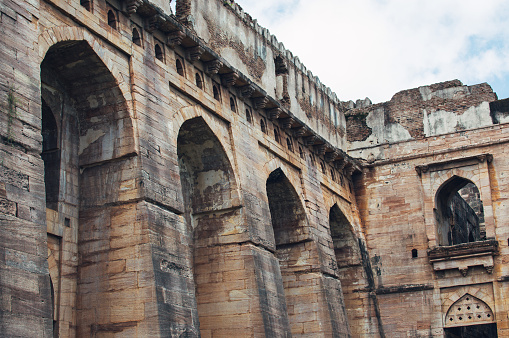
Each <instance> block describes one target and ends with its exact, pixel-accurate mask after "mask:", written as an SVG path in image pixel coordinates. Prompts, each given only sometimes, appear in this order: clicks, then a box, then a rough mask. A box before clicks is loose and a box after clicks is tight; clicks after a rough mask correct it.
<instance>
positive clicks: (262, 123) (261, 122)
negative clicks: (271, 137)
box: [260, 119, 267, 134]
mask: <svg viewBox="0 0 509 338" xmlns="http://www.w3.org/2000/svg"><path fill="white" fill-rule="evenodd" d="M260 129H261V130H262V133H264V134H267V126H266V124H265V121H264V120H263V119H261V120H260Z"/></svg>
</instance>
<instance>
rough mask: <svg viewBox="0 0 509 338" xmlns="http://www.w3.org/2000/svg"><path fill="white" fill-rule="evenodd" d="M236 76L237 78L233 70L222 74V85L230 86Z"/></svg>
mask: <svg viewBox="0 0 509 338" xmlns="http://www.w3.org/2000/svg"><path fill="white" fill-rule="evenodd" d="M238 78H239V74H237V73H235V72H231V73H228V74H223V75H222V76H221V81H222V83H223V85H224V86H226V87H231V86H234V85H235V83H237V79H238Z"/></svg>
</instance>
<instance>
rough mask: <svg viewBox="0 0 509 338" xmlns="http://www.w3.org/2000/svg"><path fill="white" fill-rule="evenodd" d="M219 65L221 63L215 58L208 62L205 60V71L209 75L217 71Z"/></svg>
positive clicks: (219, 67) (220, 65)
mask: <svg viewBox="0 0 509 338" xmlns="http://www.w3.org/2000/svg"><path fill="white" fill-rule="evenodd" d="M221 67H223V63H222V62H221V61H219V60H217V59H216V60H212V61H209V62H205V73H207V74H209V75H214V74H217V72H219V69H221Z"/></svg>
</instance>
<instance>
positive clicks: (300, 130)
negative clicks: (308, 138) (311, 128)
mask: <svg viewBox="0 0 509 338" xmlns="http://www.w3.org/2000/svg"><path fill="white" fill-rule="evenodd" d="M292 130H293V135H294V136H295V137H302V136H304V134H306V128H304V127H303V126H298V127H296V128H293V129H292Z"/></svg>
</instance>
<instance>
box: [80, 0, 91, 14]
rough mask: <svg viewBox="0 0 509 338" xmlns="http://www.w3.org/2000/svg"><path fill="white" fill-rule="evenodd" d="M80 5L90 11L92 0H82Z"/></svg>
mask: <svg viewBox="0 0 509 338" xmlns="http://www.w3.org/2000/svg"><path fill="white" fill-rule="evenodd" d="M80 5H81V6H83V7H85V9H86V10H87V11H89V12H90V11H91V10H92V0H80Z"/></svg>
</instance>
